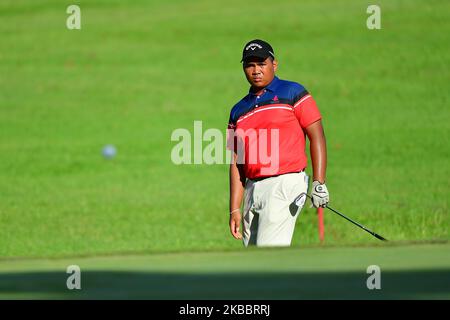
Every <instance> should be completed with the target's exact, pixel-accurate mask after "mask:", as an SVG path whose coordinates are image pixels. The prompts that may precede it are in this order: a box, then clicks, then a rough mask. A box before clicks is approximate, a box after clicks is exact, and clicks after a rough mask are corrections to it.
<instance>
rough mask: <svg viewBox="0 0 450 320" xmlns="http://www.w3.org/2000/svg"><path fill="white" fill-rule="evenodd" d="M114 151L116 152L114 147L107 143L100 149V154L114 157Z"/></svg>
mask: <svg viewBox="0 0 450 320" xmlns="http://www.w3.org/2000/svg"><path fill="white" fill-rule="evenodd" d="M116 153H117V150H116V147H115V146H113V145H111V144H108V145H106V146H104V147H103V149H102V155H103V157H105V158H106V159H111V158H114V156H115V155H116Z"/></svg>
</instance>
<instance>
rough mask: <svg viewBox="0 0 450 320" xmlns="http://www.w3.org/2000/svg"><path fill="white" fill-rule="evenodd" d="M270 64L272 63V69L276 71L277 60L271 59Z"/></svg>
mask: <svg viewBox="0 0 450 320" xmlns="http://www.w3.org/2000/svg"><path fill="white" fill-rule="evenodd" d="M272 64H273V71H277V68H278V61H277V60H273V62H272Z"/></svg>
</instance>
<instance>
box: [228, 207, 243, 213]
mask: <svg viewBox="0 0 450 320" xmlns="http://www.w3.org/2000/svg"><path fill="white" fill-rule="evenodd" d="M234 212H239V213H240V212H241V208H237V209H234V210H231V211H230V214H233V213H234Z"/></svg>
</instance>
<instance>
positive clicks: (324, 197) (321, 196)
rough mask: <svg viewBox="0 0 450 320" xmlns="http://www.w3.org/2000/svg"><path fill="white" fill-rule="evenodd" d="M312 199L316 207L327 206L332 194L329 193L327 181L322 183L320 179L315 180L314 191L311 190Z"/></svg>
mask: <svg viewBox="0 0 450 320" xmlns="http://www.w3.org/2000/svg"><path fill="white" fill-rule="evenodd" d="M311 201H312V203H313V206H314V207H316V208H319V207H322V208H325V207H326V206H327V204H328V202H330V195H329V194H328V189H327V186H326V185H325V183H323V184H322V183H320V182H319V181H313V183H312V191H311Z"/></svg>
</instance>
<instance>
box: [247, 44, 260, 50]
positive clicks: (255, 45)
mask: <svg viewBox="0 0 450 320" xmlns="http://www.w3.org/2000/svg"><path fill="white" fill-rule="evenodd" d="M256 48H258V49H262V46H261V45H260V44H258V43H254V42H253V43H250V44H249V45H248V46H246V47H245V51H248V49H252V51H255V49H256Z"/></svg>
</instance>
